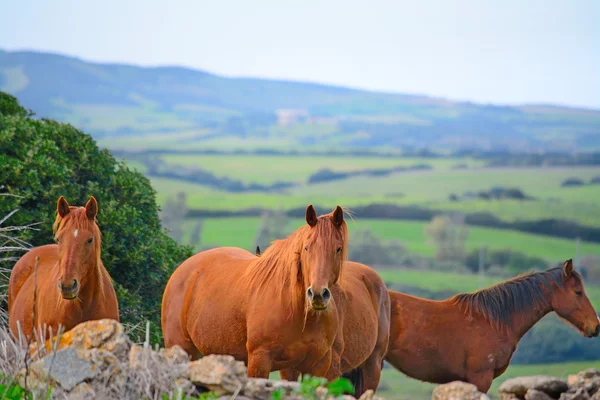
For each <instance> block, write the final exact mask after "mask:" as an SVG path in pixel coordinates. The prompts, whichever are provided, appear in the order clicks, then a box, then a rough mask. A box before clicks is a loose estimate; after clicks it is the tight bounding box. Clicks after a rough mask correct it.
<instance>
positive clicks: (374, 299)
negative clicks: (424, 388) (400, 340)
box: [256, 246, 390, 396]
mask: <svg viewBox="0 0 600 400" xmlns="http://www.w3.org/2000/svg"><path fill="white" fill-rule="evenodd" d="M260 254H261V252H260V248H259V247H258V246H256V255H257V256H260ZM343 268H344V274H343V275H342V277H341V279H340V288H341V289H342V294H343V302H342V304H343V312H342V316H343V318H344V320H343V335H342V336H341V337H340V336H338V337H337V338H336V341H335V343H334V346H333V348H334V354H333V357H332V366H331V367H330V370H329V371H328V374H327V375H329V376H332V377H337V376H340V375H341V374H342V373H343V374H344V376H345V377H347V378H349V379H350V381H351V382H352V384H353V385H354V389H355V392H354V394H355V396H360V395H361V394H363V393H364V392H365V391H367V390H369V389H373V390H377V386H379V379H380V376H381V368H382V366H383V359H384V357H385V355H386V353H387V351H388V343H389V337H390V333H389V332H390V297H389V293H388V291H387V288H386V286H385V283H384V282H383V280H382V279H381V277H380V276H379V274H377V273H376V272H375V271H374V270H373V269H371V268H369V267H368V266H366V265H364V264H359V263H356V262H346V263H344V267H343ZM340 352H341V354H340ZM280 374H281V377H282V378H283V379H287V380H293V381H296V380H298V377H299V375H300V373H299V372H298V371H295V370H284V371H281V372H280Z"/></svg>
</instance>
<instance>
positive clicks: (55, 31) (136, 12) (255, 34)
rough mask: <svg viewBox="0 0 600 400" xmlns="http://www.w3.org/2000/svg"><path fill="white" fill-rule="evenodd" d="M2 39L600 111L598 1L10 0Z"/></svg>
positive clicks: (0, 13) (134, 59)
mask: <svg viewBox="0 0 600 400" xmlns="http://www.w3.org/2000/svg"><path fill="white" fill-rule="evenodd" d="M0 48H1V49H4V50H21V49H28V50H40V51H52V52H59V53H63V54H67V55H72V56H76V57H79V58H83V59H85V60H90V61H100V62H119V63H133V64H138V65H148V66H156V65H183V66H188V67H192V68H197V69H204V70H208V71H210V72H214V73H218V74H222V75H226V76H252V77H266V78H280V79H292V80H302V81H312V82H321V83H329V84H338V85H344V86H351V87H357V88H364V89H372V90H382V91H392V92H403V93H417V94H427V95H432V96H440V97H446V98H449V99H453V100H470V101H474V102H483V103H498V104H522V103H554V104H562V105H572V106H585V107H593V108H600V1H598V0H500V1H489V0H469V1H467V0H460V1H458V0H439V1H432V0H411V1H402V0H388V1H384V0H368V1H367V0H364V1H350V0H339V1H338V0H320V1H317V0H298V1H296V0H294V1H292V0H238V1H230V0H213V1H205V0H172V1H165V0H163V1H154V0H102V1H81V0H79V1H77V0H37V1H34V0H18V1H17V0H2V3H1V4H0Z"/></svg>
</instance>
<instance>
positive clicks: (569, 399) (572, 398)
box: [559, 388, 590, 400]
mask: <svg viewBox="0 0 600 400" xmlns="http://www.w3.org/2000/svg"><path fill="white" fill-rule="evenodd" d="M559 400H590V395H589V394H588V392H587V391H586V390H585V389H584V388H579V389H577V390H576V391H575V393H562V394H561V395H560V398H559Z"/></svg>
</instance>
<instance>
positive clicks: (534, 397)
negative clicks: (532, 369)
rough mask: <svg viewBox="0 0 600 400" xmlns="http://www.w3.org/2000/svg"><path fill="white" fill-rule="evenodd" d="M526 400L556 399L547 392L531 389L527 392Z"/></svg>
mask: <svg viewBox="0 0 600 400" xmlns="http://www.w3.org/2000/svg"><path fill="white" fill-rule="evenodd" d="M525 400H554V399H553V398H552V397H550V396H548V395H547V394H546V393H544V392H542V391H541V390H537V389H529V390H528V391H527V393H525Z"/></svg>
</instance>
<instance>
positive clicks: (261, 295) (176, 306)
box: [161, 205, 348, 378]
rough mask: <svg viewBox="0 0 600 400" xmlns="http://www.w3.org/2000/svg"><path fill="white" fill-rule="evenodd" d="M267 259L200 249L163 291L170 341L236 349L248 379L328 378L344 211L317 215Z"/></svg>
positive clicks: (194, 348)
mask: <svg viewBox="0 0 600 400" xmlns="http://www.w3.org/2000/svg"><path fill="white" fill-rule="evenodd" d="M306 222H307V225H304V226H302V227H300V228H299V229H298V230H296V231H295V232H294V233H292V234H291V235H290V236H289V237H288V238H286V239H283V240H277V241H275V242H274V243H273V245H272V246H270V247H269V248H268V249H267V251H265V252H264V254H262V256H261V257H256V256H255V255H254V254H252V253H250V252H248V251H246V250H242V249H239V248H234V247H223V248H217V249H212V250H207V251H203V252H200V253H198V254H196V255H194V256H192V257H190V258H189V259H187V260H186V261H185V262H184V263H183V264H181V265H180V266H179V267H178V268H177V269H176V270H175V272H174V273H173V275H172V276H171V278H170V279H169V282H168V283H167V288H166V289H165V293H164V295H163V302H162V316H161V318H162V330H163V336H164V339H165V346H166V347H171V346H173V345H179V346H181V347H182V348H183V349H184V350H186V351H187V352H188V354H190V355H191V356H192V359H196V358H198V357H199V356H200V354H204V355H208V354H229V355H232V356H234V357H235V358H236V359H238V360H240V361H244V362H245V363H246V364H247V365H248V376H251V377H259V378H267V377H268V376H269V373H270V372H271V371H276V370H280V369H288V368H289V369H297V370H298V371H300V372H302V373H310V374H312V375H315V376H325V374H326V372H327V371H328V370H329V367H330V364H331V360H332V350H331V347H332V344H333V342H334V339H335V338H336V335H337V333H338V330H339V329H340V315H339V314H340V312H341V309H340V308H339V307H338V304H337V303H338V301H339V296H338V294H337V292H339V289H338V284H337V282H338V279H339V277H340V275H341V274H342V265H343V262H344V260H345V259H346V255H347V243H348V229H347V226H346V222H345V221H344V212H343V210H342V209H341V208H340V207H339V206H338V207H337V208H336V209H335V211H334V212H332V213H330V214H327V215H322V216H320V217H318V218H317V215H316V213H315V210H314V208H313V206H312V205H311V206H309V207H308V208H307V209H306Z"/></svg>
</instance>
